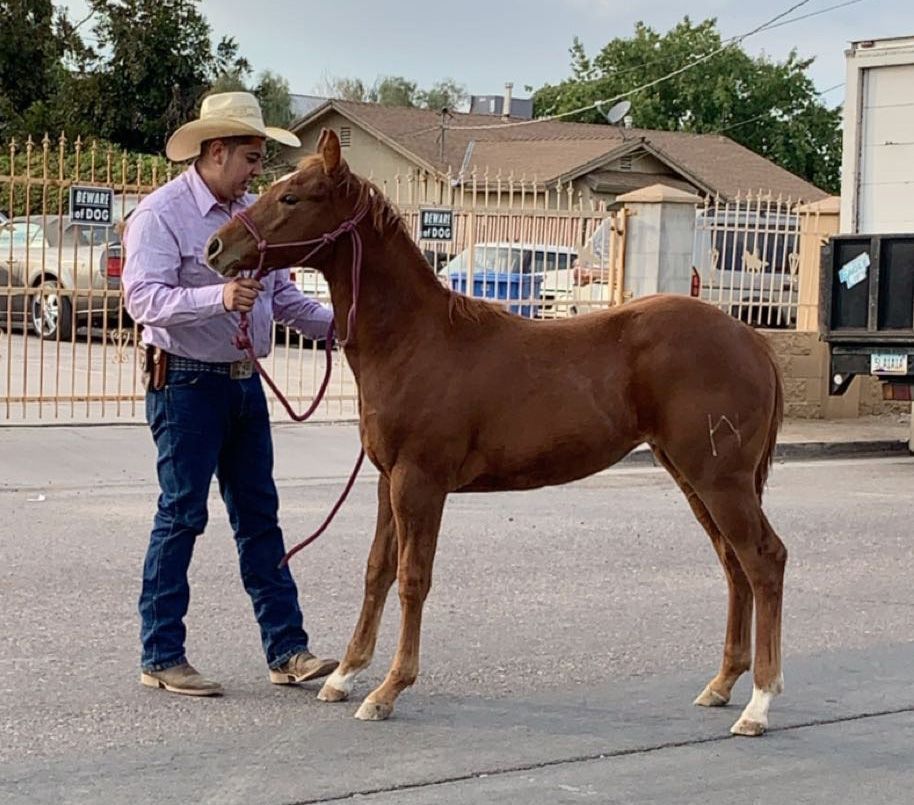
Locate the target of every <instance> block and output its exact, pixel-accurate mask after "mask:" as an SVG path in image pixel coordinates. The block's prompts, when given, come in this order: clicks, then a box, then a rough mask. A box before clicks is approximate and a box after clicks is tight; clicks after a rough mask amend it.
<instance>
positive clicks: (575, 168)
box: [292, 100, 827, 201]
mask: <svg viewBox="0 0 914 805" xmlns="http://www.w3.org/2000/svg"><path fill="white" fill-rule="evenodd" d="M331 109H333V110H336V111H337V112H339V113H341V114H342V115H344V116H346V117H348V118H350V119H351V120H352V121H353V122H355V123H357V124H359V125H361V126H363V127H364V128H366V129H368V130H371V131H374V132H375V133H376V134H377V135H379V136H381V137H384V138H386V139H388V140H389V141H391V142H392V143H393V144H395V145H396V146H397V147H398V148H399V149H400V150H402V151H406V152H408V153H409V154H410V155H412V156H413V157H414V158H416V159H417V161H419V162H421V163H424V164H425V166H426V167H428V168H431V169H432V170H434V171H437V172H439V173H442V174H444V173H447V172H448V170H450V171H451V173H452V174H453V175H457V174H458V173H459V172H460V170H461V168H466V169H467V170H470V169H472V168H473V167H475V168H476V169H477V171H480V172H481V171H483V170H485V169H486V168H489V169H490V171H492V172H493V173H494V172H496V171H499V170H500V171H501V173H502V175H503V176H507V175H510V174H513V175H514V177H515V178H517V179H520V178H522V177H526V178H527V180H532V179H533V177H534V176H535V177H536V178H537V180H538V181H539V182H551V181H555V180H558V179H568V178H572V177H574V178H576V177H577V176H580V175H583V174H585V173H589V172H590V171H591V170H597V169H599V168H601V167H603V166H602V165H600V164H599V163H600V160H601V159H602V158H603V157H604V156H605V157H606V158H607V160H606V161H609V158H610V157H611V156H615V155H618V154H620V153H625V152H630V151H633V150H639V149H641V148H643V149H644V150H647V151H648V152H650V153H653V154H655V155H656V156H658V157H659V158H660V159H661V160H663V161H665V162H667V163H668V164H670V165H671V167H673V168H674V169H675V170H676V171H677V172H681V173H682V174H683V175H684V176H685V177H686V178H690V179H692V180H694V182H695V184H696V185H697V186H699V187H700V188H702V189H704V190H706V191H707V192H712V193H718V194H720V195H721V196H722V197H724V198H733V197H735V196H736V194H737V193H738V192H742V193H746V192H751V193H756V192H758V191H762V192H766V193H767V192H772V193H773V194H774V195H782V196H784V197H785V198H786V197H788V196H789V197H791V198H793V199H803V200H805V201H816V200H818V199H821V198H824V197H825V196H826V195H827V193H825V192H824V191H823V190H820V189H819V188H818V187H816V186H815V185H813V184H811V183H810V182H807V181H806V180H805V179H802V178H800V177H799V176H796V175H795V174H792V173H790V172H789V171H787V170H785V169H784V168H781V167H780V166H778V165H775V164H774V163H773V162H772V161H771V160H769V159H766V158H765V157H763V156H761V155H759V154H756V153H755V152H753V151H751V150H749V149H748V148H745V147H744V146H742V145H739V144H738V143H736V142H734V141H733V140H731V139H729V138H728V137H724V136H722V135H720V134H691V133H687V132H673V131H653V130H650V129H624V130H623V129H619V128H617V127H615V126H603V125H597V124H593V123H565V122H562V121H558V120H547V121H536V120H534V121H531V122H524V124H523V125H506V124H504V123H500V122H499V121H500V119H499V118H493V117H492V116H490V115H474V114H463V113H454V114H453V115H450V116H449V117H448V119H447V122H446V128H445V130H444V143H443V144H442V143H441V139H440V138H441V135H442V125H441V116H440V115H439V113H437V112H434V111H432V110H429V109H412V108H402V107H390V106H380V105H379V104H373V103H360V102H356V101H339V100H334V101H329V102H328V103H326V104H324V105H322V106H321V107H319V108H318V109H315V110H313V111H312V112H310V113H309V114H308V115H306V116H305V117H303V118H300V119H299V120H298V121H297V122H296V123H295V124H294V125H293V127H292V128H293V130H298V129H301V128H303V127H305V126H307V125H309V124H310V123H312V122H314V121H316V120H318V119H319V118H320V117H322V116H323V115H324V114H325V113H326V112H328V111H329V110H331ZM520 122H521V121H517V120H511V121H510V123H513V124H517V123H520ZM471 145H472V148H471V149H470V152H469V154H468V148H469V147H470V146H471Z"/></svg>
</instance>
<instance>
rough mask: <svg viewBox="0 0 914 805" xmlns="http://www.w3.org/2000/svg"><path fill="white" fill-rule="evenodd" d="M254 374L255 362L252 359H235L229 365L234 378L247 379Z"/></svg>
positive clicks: (230, 375)
mask: <svg viewBox="0 0 914 805" xmlns="http://www.w3.org/2000/svg"><path fill="white" fill-rule="evenodd" d="M253 374H254V362H253V361H252V360H243V361H235V362H234V363H232V364H230V365H229V377H230V378H231V379H232V380H247V379H248V378H249V377H250V376H251V375H253Z"/></svg>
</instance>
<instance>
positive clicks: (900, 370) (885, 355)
mask: <svg viewBox="0 0 914 805" xmlns="http://www.w3.org/2000/svg"><path fill="white" fill-rule="evenodd" d="M907 373H908V356H907V355H898V354H895V353H891V352H875V353H873V354H872V355H870V374H871V375H906V374H907Z"/></svg>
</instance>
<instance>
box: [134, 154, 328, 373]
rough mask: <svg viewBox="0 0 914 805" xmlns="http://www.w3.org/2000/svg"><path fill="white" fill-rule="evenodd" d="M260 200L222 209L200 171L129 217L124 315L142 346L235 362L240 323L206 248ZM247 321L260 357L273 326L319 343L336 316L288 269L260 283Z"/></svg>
mask: <svg viewBox="0 0 914 805" xmlns="http://www.w3.org/2000/svg"><path fill="white" fill-rule="evenodd" d="M255 198H256V196H254V195H252V194H250V193H248V194H247V195H245V196H244V198H242V199H241V200H240V201H236V202H234V203H232V204H231V205H229V206H226V205H223V204H220V203H219V202H218V201H217V200H216V198H215V196H213V194H212V192H211V191H210V189H209V188H208V187H207V186H206V183H205V182H204V181H203V179H201V178H200V174H199V173H197V169H196V167H193V166H192V167H190V168H188V169H187V170H186V171H184V173H182V174H181V175H180V176H178V177H177V178H176V179H173V180H172V181H170V182H169V183H168V184H166V185H163V186H162V187H160V188H159V189H158V190H156V191H155V192H153V193H151V194H150V195H149V196H147V197H146V198H145V199H143V201H142V202H141V203H140V205H139V206H138V207H137V208H136V210H135V212H134V213H133V215H131V216H130V219H129V222H128V224H129V225H128V227H127V233H126V235H125V244H124V245H125V248H126V251H127V263H126V265H125V266H124V275H123V278H122V281H123V286H124V300H125V305H126V308H127V312H128V313H129V314H130V315H131V316H132V317H133V318H134V319H135V320H136V321H137V322H139V323H140V324H142V325H143V341H144V342H145V343H147V344H153V345H155V346H157V347H161V348H162V349H164V350H166V351H168V352H171V353H173V354H175V355H182V356H184V357H185V358H194V359H196V360H200V361H213V362H225V361H237V360H239V359H241V358H243V357H244V354H243V353H242V352H241V351H240V350H238V349H237V348H236V347H235V345H234V344H233V343H232V338H233V336H234V335H235V333H236V331H237V329H238V321H239V315H238V314H237V313H229V312H227V311H226V310H225V308H224V307H223V304H222V286H223V285H224V284H225V282H226V280H225V278H223V277H221V276H220V275H219V274H217V273H216V272H215V271H213V270H212V269H211V268H209V266H207V265H206V260H205V247H206V241H207V240H208V239H209V237H210V235H212V234H213V232H215V231H216V230H217V229H218V228H219V227H220V226H222V224H224V223H225V222H226V221H228V220H229V218H230V217H231V215H232V214H234V213H235V212H237V211H238V210H239V209H242V208H244V207H247V206H249V205H250V204H252V203H253V202H254V200H255ZM262 282H263V285H264V290H263V291H261V292H260V294H259V295H258V297H257V301H256V303H255V304H254V309H253V310H252V311H251V313H250V314H249V318H250V322H251V327H250V336H251V341H252V342H253V344H254V349H255V350H256V352H257V355H258V357H261V358H262V357H265V356H266V355H268V354H269V352H270V348H271V346H272V338H271V333H272V321H273V319H276V321H278V322H280V323H282V324H286V325H289V326H290V327H294V328H295V329H296V330H299V331H300V332H301V333H302V334H303V335H305V336H306V337H308V338H322V337H323V336H324V335H325V334H326V332H327V327H328V325H329V324H330V321H331V318H332V311H331V310H330V308H328V307H326V306H324V305H321V304H320V303H318V302H316V301H315V300H313V299H310V298H308V297H307V296H305V295H304V294H303V293H302V292H301V291H300V290H299V289H298V288H297V287H296V286H295V284H294V283H293V282H292V281H291V280H290V278H289V271H288V269H280V270H277V271H273V272H271V273H270V274H268V275H267V276H266V277H264V278H263V280H262Z"/></svg>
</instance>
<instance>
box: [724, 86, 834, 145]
mask: <svg viewBox="0 0 914 805" xmlns="http://www.w3.org/2000/svg"><path fill="white" fill-rule="evenodd" d="M843 86H844V82H843V81H842V82H841V83H840V84H835V85H834V86H833V87H829V88H828V89H823V90H822V91H821V92H817V93H816V96H817V97H822V96H823V95H827V94H828V93H829V92H833V91H834V90H836V89H839V88H840V87H843ZM769 114H771V112H770V110H769V111H768V112H762V113H761V114H760V115H756V116H755V117H750V118H747V119H746V120H741V121H740V122H739V123H731V124H730V125H729V126H724V127H723V128H722V129H716V130H715V131H712V132H708V134H723V133H724V132H725V131H730V130H731V129H736V128H739V127H740V126H745V125H746V124H747V123H754V122H755V121H756V120H761V119H762V118H763V117H768V115H769Z"/></svg>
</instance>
